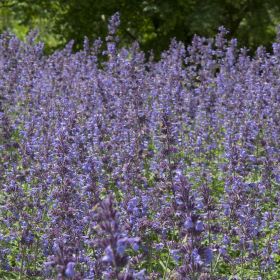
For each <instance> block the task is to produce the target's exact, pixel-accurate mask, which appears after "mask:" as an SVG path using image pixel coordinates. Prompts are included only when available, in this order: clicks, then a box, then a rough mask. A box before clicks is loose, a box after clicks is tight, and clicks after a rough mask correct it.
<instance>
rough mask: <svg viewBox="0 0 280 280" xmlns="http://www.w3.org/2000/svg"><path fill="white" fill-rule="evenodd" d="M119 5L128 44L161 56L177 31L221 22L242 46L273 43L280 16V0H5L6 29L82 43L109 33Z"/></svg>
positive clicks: (186, 35)
mask: <svg viewBox="0 0 280 280" xmlns="http://www.w3.org/2000/svg"><path fill="white" fill-rule="evenodd" d="M117 11H119V12H120V13H121V21H122V23H121V27H120V30H119V35H120V37H121V42H122V44H127V43H130V42H131V41H134V40H138V41H139V42H140V44H141V47H142V48H143V49H144V50H145V51H148V50H150V49H153V50H154V51H155V53H156V54H157V55H158V56H159V54H160V53H161V51H162V50H164V49H166V48H167V47H168V45H169V43H170V39H171V38H172V37H176V38H177V39H178V40H181V41H183V42H184V43H189V42H190V40H191V38H192V36H193V35H194V34H199V35H203V36H213V35H215V34H216V31H217V28H218V27H219V26H221V25H223V26H225V27H226V28H228V29H229V30H230V31H231V36H234V37H237V38H238V39H239V42H240V45H241V46H244V45H245V46H247V47H251V48H252V49H255V48H256V47H257V46H258V45H260V44H262V45H264V46H266V47H269V46H270V44H271V42H272V40H273V38H274V37H275V27H276V25H277V24H279V21H280V2H279V1H277V0H267V1H263V0H254V1H253V0H236V1H232V0H205V1H200V0H161V1H157V0H149V1H147V0H146V1H144V0H141V1H139V0H120V1H113V0H103V1H97V0H67V1H66V0H53V1H47V0H41V1H34V0H2V1H1V2H0V15H1V21H0V30H1V31H3V30H5V29H7V28H8V29H11V30H12V31H14V32H15V33H16V34H17V35H19V36H20V37H22V38H23V37H24V35H25V34H26V33H27V32H28V30H30V28H35V27H36V28H38V29H39V30H40V34H41V38H40V39H43V40H44V41H45V42H46V44H47V47H48V50H52V49H54V48H57V47H59V46H62V45H63V44H64V43H65V42H67V41H69V40H71V39H74V40H75V42H76V44H75V47H76V49H79V48H81V47H82V45H83V40H84V36H87V37H89V38H90V39H95V38H97V37H99V36H101V37H104V36H105V34H106V32H107V22H108V18H109V17H110V16H111V15H112V14H114V13H115V12H117Z"/></svg>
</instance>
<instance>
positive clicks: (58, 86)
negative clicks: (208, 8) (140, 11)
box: [0, 15, 280, 280]
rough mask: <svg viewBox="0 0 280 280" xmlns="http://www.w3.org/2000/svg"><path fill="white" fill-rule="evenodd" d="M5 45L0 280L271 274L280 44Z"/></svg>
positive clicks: (278, 181)
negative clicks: (155, 47) (52, 48)
mask: <svg viewBox="0 0 280 280" xmlns="http://www.w3.org/2000/svg"><path fill="white" fill-rule="evenodd" d="M118 24H119V18H118V15H115V16H114V17H113V18H112V19H111V22H110V26H109V33H108V37H107V38H106V41H105V42H102V41H100V40H97V41H96V42H94V44H93V45H92V46H91V45H89V43H88V42H87V40H85V46H84V49H83V50H82V51H79V52H77V53H74V52H72V44H71V43H69V44H68V45H67V46H66V47H65V49H63V50H61V51H57V52H55V53H54V54H52V55H50V56H45V55H44V54H43V45H42V44H41V43H36V42H35V41H34V40H35V37H34V35H32V34H31V35H30V36H29V37H28V38H27V40H26V42H25V43H23V42H21V41H19V40H18V39H17V38H15V37H13V36H10V35H7V34H6V35H2V37H1V39H0V98H1V99H0V104H1V105H0V111H1V113H0V123H1V126H0V186H1V193H0V205H1V207H0V212H1V215H0V250H1V253H0V266H1V273H0V275H1V279H5V277H6V279H13V278H16V277H21V279H27V277H29V279H76V280H77V279H118V280H120V279H123V280H125V279H126V280H129V279H192V280H194V279H200V280H202V279H279V278H280V267H279V262H280V250H279V238H280V237H279V221H280V215H279V214H280V213H279V209H280V208H279V203H280V201H279V199H280V193H279V187H280V176H279V175H280V164H279V163H280V161H279V155H280V153H279V152H280V151H279V148H280V79H279V77H280V43H278V42H277V43H275V44H273V53H272V54H268V53H266V51H265V50H264V49H263V48H261V47H260V48H259V49H258V51H257V53H256V55H255V56H254V57H250V56H249V55H247V52H246V50H245V49H238V48H237V42H236V40H234V39H233V40H230V41H227V40H226V39H225V37H226V31H225V30H224V29H223V28H221V29H220V31H219V33H218V34H217V36H216V38H214V39H205V38H200V37H194V39H193V43H192V45H190V46H188V47H187V48H185V47H184V46H183V44H181V43H178V42H176V41H175V40H174V41H172V43H171V45H170V49H169V50H168V51H166V52H165V53H163V54H162V58H161V60H160V61H154V60H153V59H152V55H151V57H150V59H149V60H148V61H147V60H146V59H145V55H144V54H143V53H142V52H141V51H140V50H139V47H138V45H137V43H135V44H134V45H132V46H131V47H130V48H127V49H125V48H119V47H118V38H117V36H116V35H115V31H116V28H117V25H118Z"/></svg>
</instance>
